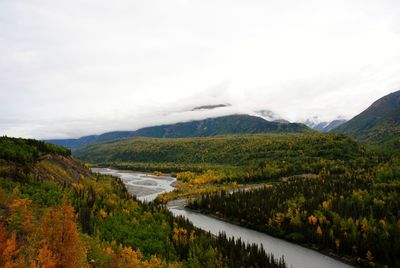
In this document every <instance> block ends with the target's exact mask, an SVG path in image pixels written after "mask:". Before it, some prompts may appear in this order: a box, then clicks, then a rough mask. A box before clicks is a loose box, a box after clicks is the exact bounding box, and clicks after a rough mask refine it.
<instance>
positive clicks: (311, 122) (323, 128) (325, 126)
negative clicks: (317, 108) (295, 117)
mask: <svg viewBox="0 0 400 268" xmlns="http://www.w3.org/2000/svg"><path fill="white" fill-rule="evenodd" d="M346 122H347V120H346V119H344V118H343V117H341V116H339V117H338V118H337V119H334V120H332V121H323V120H320V119H319V117H318V116H313V117H311V118H309V119H307V120H305V121H304V122H303V123H304V124H305V125H306V126H308V127H309V128H312V129H314V130H317V131H320V132H329V131H331V130H333V129H335V128H337V127H338V126H340V125H342V124H344V123H346Z"/></svg>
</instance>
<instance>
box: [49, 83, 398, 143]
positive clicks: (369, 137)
mask: <svg viewBox="0 0 400 268" xmlns="http://www.w3.org/2000/svg"><path fill="white" fill-rule="evenodd" d="M227 106H230V104H215V105H203V106H198V107H195V108H193V109H192V111H198V110H213V109H219V108H224V107H227ZM312 129H313V130H316V131H319V132H336V133H342V134H345V135H348V136H351V137H353V138H354V139H356V140H358V141H360V142H362V143H364V144H367V145H374V146H378V145H383V146H384V147H385V148H392V149H393V148H397V147H399V148H400V91H396V92H393V93H391V94H389V95H387V96H384V97H382V98H380V99H379V100H377V101H375V102H374V103H373V104H372V105H371V106H370V107H369V108H368V109H366V110H365V111H363V112H362V113H360V114H359V115H357V116H355V117H354V118H352V119H351V120H349V121H346V120H344V119H341V118H339V119H336V120H333V121H330V122H329V121H327V122H325V121H320V120H319V119H318V117H313V118H311V119H308V120H306V121H304V124H303V123H290V122H289V121H286V120H284V119H281V118H280V117H279V116H278V115H276V114H275V113H273V112H272V111H270V110H259V111H256V112H254V114H253V115H248V114H234V115H227V116H220V117H212V118H207V119H204V120H196V121H189V122H180V123H175V124H167V125H159V126H151V127H145V128H141V129H138V130H135V131H112V132H107V133H104V134H100V135H90V136H84V137H81V138H78V139H58V140H57V139H55V140H48V142H50V143H54V144H57V145H61V146H64V147H67V148H70V149H76V148H78V147H81V146H85V145H89V144H93V143H97V142H104V141H110V140H116V139H122V138H129V137H138V136H141V137H153V138H183V137H208V136H217V135H232V134H233V135H235V134H257V133H305V132H311V131H312Z"/></svg>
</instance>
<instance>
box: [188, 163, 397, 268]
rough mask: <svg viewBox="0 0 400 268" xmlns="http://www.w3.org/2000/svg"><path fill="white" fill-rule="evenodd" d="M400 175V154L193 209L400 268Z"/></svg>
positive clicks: (223, 196) (198, 202)
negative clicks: (377, 162)
mask: <svg viewBox="0 0 400 268" xmlns="http://www.w3.org/2000/svg"><path fill="white" fill-rule="evenodd" d="M399 177H400V159H399V158H394V159H392V160H389V161H387V162H383V163H380V164H376V165H371V166H370V167H369V168H364V167H358V168H355V167H351V168H350V167H346V166H345V165H341V166H340V165H338V166H336V167H334V168H327V169H324V170H323V171H321V172H320V173H319V174H314V175H309V176H292V177H289V178H285V179H283V180H281V181H280V182H279V183H275V184H271V185H269V186H268V187H263V188H259V189H253V190H237V191H235V192H233V193H228V192H226V191H221V192H218V193H214V194H204V195H202V196H201V197H199V198H194V199H192V200H191V201H190V202H189V208H191V209H194V210H199V211H201V212H202V213H207V214H213V215H215V216H217V217H219V218H223V219H225V220H228V221H231V222H234V223H237V224H239V225H242V226H245V227H248V228H252V229H256V230H259V231H262V232H265V233H268V234H270V235H273V236H276V237H279V238H284V239H286V240H289V241H292V242H295V243H299V244H302V245H305V246H307V247H311V248H315V249H318V250H321V251H323V252H325V253H329V254H333V255H337V256H341V257H342V258H344V259H347V260H353V263H357V264H358V265H359V266H365V267H369V266H375V267H400V256H399V252H400V220H399V219H400V214H399V213H400V181H399ZM385 265H386V266H385Z"/></svg>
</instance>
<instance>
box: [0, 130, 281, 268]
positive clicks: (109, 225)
mask: <svg viewBox="0 0 400 268" xmlns="http://www.w3.org/2000/svg"><path fill="white" fill-rule="evenodd" d="M0 144H2V147H1V148H7V150H8V151H10V152H18V155H27V156H33V157H14V156H13V157H11V156H10V157H9V155H8V154H6V153H4V151H2V153H4V154H2V157H1V158H0V267H250V266H253V267H285V264H284V261H283V260H276V259H275V258H274V257H273V256H271V255H269V254H267V253H265V251H264V250H263V249H260V248H257V246H254V245H253V246H248V245H245V244H244V243H243V242H241V241H233V240H231V239H228V238H226V237H225V236H224V235H220V236H218V237H212V236H211V235H210V234H207V233H205V232H203V231H201V230H199V229H196V228H195V227H193V225H191V224H190V223H189V222H188V221H186V220H184V219H183V218H174V217H173V216H172V214H171V213H170V212H168V211H167V210H165V209H163V208H160V207H157V206H155V205H152V204H142V203H140V202H138V201H137V200H135V199H134V198H132V197H131V196H130V195H129V194H128V192H127V191H126V188H125V186H124V185H123V183H122V181H121V180H119V179H118V178H113V177H108V176H103V175H95V174H92V173H90V172H89V171H88V170H87V169H86V168H85V167H84V166H83V165H82V164H81V163H79V162H78V161H76V160H75V159H73V158H71V157H70V156H68V153H67V152H65V151H63V149H62V148H59V147H51V148H52V149H51V150H49V149H48V148H47V147H46V146H44V147H43V143H40V142H39V143H36V142H34V141H27V140H22V139H10V138H6V137H3V138H0ZM4 144H5V145H4ZM59 150H61V153H60V152H59ZM16 167H18V168H17V169H16Z"/></svg>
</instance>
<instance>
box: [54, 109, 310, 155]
mask: <svg viewBox="0 0 400 268" xmlns="http://www.w3.org/2000/svg"><path fill="white" fill-rule="evenodd" d="M307 132H312V130H311V129H310V128H308V127H307V126H305V125H303V124H298V123H282V122H270V121H266V120H264V119H262V118H260V117H256V116H250V115H228V116H221V117H215V118H208V119H204V120H196V121H190V122H181V123H176V124H168V125H160V126H152V127H146V128H141V129H138V130H136V131H113V132H107V133H104V134H101V135H91V136H85V137H82V138H79V139H61V140H49V141H48V142H50V143H53V144H57V145H61V146H64V147H67V148H71V149H76V148H79V147H82V146H85V145H89V144H93V143H97V142H105V141H111V140H117V139H123V138H129V137H138V136H141V137H153V138H185V137H209V136H217V135H227V134H229V135H232V134H255V133H307Z"/></svg>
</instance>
